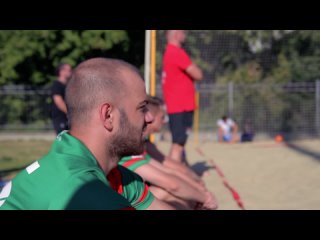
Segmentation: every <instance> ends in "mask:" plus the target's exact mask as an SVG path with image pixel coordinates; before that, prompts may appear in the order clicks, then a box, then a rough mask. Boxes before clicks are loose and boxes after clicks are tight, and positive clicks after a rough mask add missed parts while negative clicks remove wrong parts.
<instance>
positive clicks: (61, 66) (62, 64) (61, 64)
mask: <svg viewBox="0 0 320 240" xmlns="http://www.w3.org/2000/svg"><path fill="white" fill-rule="evenodd" d="M66 65H69V64H68V63H59V64H58V66H57V67H56V69H55V74H56V76H57V77H58V76H59V75H60V72H61V70H62V69H63V68H64V66H66Z"/></svg>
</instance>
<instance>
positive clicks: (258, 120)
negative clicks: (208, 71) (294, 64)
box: [157, 81, 320, 138]
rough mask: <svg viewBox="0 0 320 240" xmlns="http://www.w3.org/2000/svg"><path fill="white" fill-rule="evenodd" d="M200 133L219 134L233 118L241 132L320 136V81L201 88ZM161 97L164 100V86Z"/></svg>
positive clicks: (160, 92) (231, 84)
mask: <svg viewBox="0 0 320 240" xmlns="http://www.w3.org/2000/svg"><path fill="white" fill-rule="evenodd" d="M197 89H198V93H199V130H200V132H204V133H211V135H214V134H216V132H217V125H216V123H217V120H218V119H220V118H221V117H222V116H223V115H229V116H230V117H231V118H232V119H234V120H235V121H236V122H237V123H238V125H239V128H240V131H242V130H243V129H244V126H245V125H250V128H251V129H253V131H254V132H255V133H256V134H265V135H268V136H270V137H272V136H274V135H275V134H283V135H285V136H286V137H287V138H297V137H299V138H304V137H315V136H319V135H320V122H319V121H320V102H319V99H320V81H316V82H314V83H310V82H307V83H303V82H301V83H288V84H278V85H267V84H233V83H229V84H224V85H223V84H219V85H214V84H198V86H197ZM157 96H159V97H162V89H161V85H158V86H157Z"/></svg>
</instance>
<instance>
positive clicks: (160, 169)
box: [119, 98, 217, 209]
mask: <svg viewBox="0 0 320 240" xmlns="http://www.w3.org/2000/svg"><path fill="white" fill-rule="evenodd" d="M153 100H154V99H153ZM147 101H148V103H149V104H148V105H149V106H148V109H149V111H150V112H151V114H152V115H153V116H154V121H153V122H152V123H153V124H155V125H157V124H158V123H159V125H162V122H163V113H164V112H163V111H159V112H160V113H162V114H157V112H158V111H154V110H155V109H159V110H161V108H158V107H154V104H152V102H153V101H152V98H147ZM154 129H157V126H154V128H153V130H154ZM151 132H152V128H148V126H147V129H146V134H150V133H151ZM160 155H162V154H160ZM166 159H167V158H166V157H165V156H164V155H162V158H161V157H159V161H157V160H155V159H153V158H152V157H151V156H150V155H148V154H147V152H146V151H145V153H144V154H142V155H137V156H128V157H124V158H122V159H121V160H120V162H119V164H120V165H122V166H124V167H127V168H128V169H130V170H132V171H134V172H136V173H138V174H139V175H140V176H141V177H142V178H143V179H144V180H145V181H146V182H148V183H149V184H150V185H151V186H150V187H149V189H150V191H151V192H152V193H153V194H154V195H155V197H156V198H158V199H160V200H162V201H165V202H167V203H169V204H171V205H172V206H174V207H175V208H177V209H195V208H196V209H216V208H217V204H216V200H215V198H214V196H213V194H212V193H210V192H209V191H208V190H207V189H206V188H205V187H204V184H200V183H199V182H197V181H195V180H194V179H193V178H192V177H191V176H189V175H188V173H189V172H192V171H191V170H190V169H187V168H186V166H184V165H183V164H182V163H180V164H181V166H183V167H180V165H177V166H178V167H177V169H179V170H177V169H174V167H173V168H169V167H167V166H165V164H164V162H165V161H166ZM175 163H176V162H175ZM178 164H179V163H178ZM174 166H176V165H174ZM179 167H180V168H179ZM193 174H194V173H193ZM197 177H198V176H197Z"/></svg>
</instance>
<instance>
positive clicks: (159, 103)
mask: <svg viewBox="0 0 320 240" xmlns="http://www.w3.org/2000/svg"><path fill="white" fill-rule="evenodd" d="M147 101H148V104H150V105H154V106H162V105H163V104H164V102H163V100H162V99H161V98H159V97H157V96H150V95H148V97H147Z"/></svg>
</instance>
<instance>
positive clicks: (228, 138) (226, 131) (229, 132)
mask: <svg viewBox="0 0 320 240" xmlns="http://www.w3.org/2000/svg"><path fill="white" fill-rule="evenodd" d="M217 125H218V128H219V129H218V141H219V142H228V143H235V142H239V140H240V139H239V135H238V125H237V124H236V123H235V122H234V121H233V120H232V119H231V118H228V117H227V116H225V115H224V116H222V118H221V119H219V120H218V121H217Z"/></svg>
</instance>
